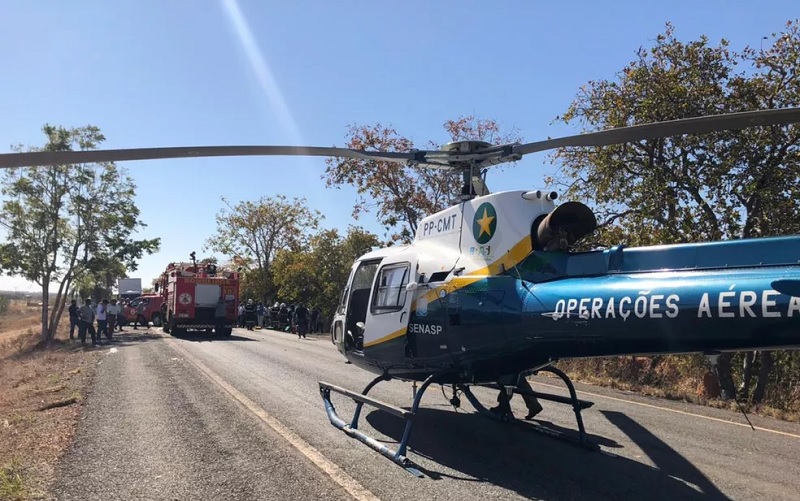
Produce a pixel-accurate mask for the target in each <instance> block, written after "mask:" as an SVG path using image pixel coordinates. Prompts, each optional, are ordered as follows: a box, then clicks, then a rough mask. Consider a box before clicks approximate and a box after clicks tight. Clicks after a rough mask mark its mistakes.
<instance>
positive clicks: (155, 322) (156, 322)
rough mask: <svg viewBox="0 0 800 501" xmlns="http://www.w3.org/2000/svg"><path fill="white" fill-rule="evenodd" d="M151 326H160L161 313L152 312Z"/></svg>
mask: <svg viewBox="0 0 800 501" xmlns="http://www.w3.org/2000/svg"><path fill="white" fill-rule="evenodd" d="M153 327H161V314H160V313H153Z"/></svg>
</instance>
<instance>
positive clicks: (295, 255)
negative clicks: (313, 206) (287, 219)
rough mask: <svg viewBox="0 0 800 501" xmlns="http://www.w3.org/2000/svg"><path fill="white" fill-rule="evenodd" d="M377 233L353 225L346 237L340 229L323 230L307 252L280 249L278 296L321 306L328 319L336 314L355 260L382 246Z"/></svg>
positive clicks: (276, 277)
mask: <svg viewBox="0 0 800 501" xmlns="http://www.w3.org/2000/svg"><path fill="white" fill-rule="evenodd" d="M379 243H380V242H379V239H378V237H377V236H376V235H374V234H372V233H370V232H368V231H365V230H364V229H363V228H360V227H357V226H351V227H349V228H348V231H347V235H346V236H344V237H342V236H341V235H340V234H339V231H338V230H336V229H331V230H321V231H320V232H318V233H317V234H316V235H314V236H313V237H312V238H311V241H310V246H309V248H308V249H307V250H306V251H304V252H290V251H282V252H279V253H278V255H277V256H276V258H275V269H276V270H280V272H279V273H276V274H275V282H276V286H277V292H278V298H279V299H280V300H281V301H284V302H298V301H301V302H304V303H306V304H310V305H312V306H315V307H317V308H319V309H320V310H321V311H322V315H323V317H324V318H329V317H330V316H331V315H333V312H334V311H335V309H336V306H337V304H338V302H339V298H340V297H341V294H342V291H343V290H344V288H345V286H346V284H347V278H348V277H349V276H350V269H351V267H352V265H353V262H354V261H355V260H356V258H358V257H359V256H361V255H363V254H366V253H367V252H369V251H370V250H371V249H372V248H373V247H375V246H377V245H379Z"/></svg>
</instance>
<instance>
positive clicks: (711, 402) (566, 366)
mask: <svg viewBox="0 0 800 501" xmlns="http://www.w3.org/2000/svg"><path fill="white" fill-rule="evenodd" d="M620 359H621V360H624V362H625V363H619V362H617V363H613V362H612V361H609V360H608V359H607V360H602V359H587V360H579V359H576V360H564V361H562V362H560V363H559V364H558V366H559V367H560V368H561V369H562V370H564V371H565V372H566V373H567V374H569V376H570V377H571V378H573V379H574V380H575V381H580V382H582V383H588V384H592V385H595V386H605V387H608V388H614V389H617V390H622V391H629V392H635V393H640V394H643V395H650V396H654V397H659V398H665V399H669V400H678V401H683V402H690V403H694V404H698V405H705V406H708V407H714V408H717V409H728V410H731V411H735V412H739V407H738V406H737V404H736V402H735V401H734V400H720V399H718V398H709V397H708V396H707V395H706V391H705V387H704V385H703V377H702V375H703V371H702V370H698V369H699V368H695V370H689V371H686V370H685V368H684V370H679V369H678V368H677V367H676V365H675V364H673V363H666V364H663V365H662V366H659V367H657V368H656V369H655V370H654V371H651V372H648V371H647V366H648V364H649V362H650V359H649V358H648V357H624V358H623V357H620ZM685 372H690V373H693V374H695V375H694V376H687V375H686V374H685ZM645 374H646V376H645ZM643 380H644V381H643ZM740 403H741V404H742V407H743V408H744V409H745V411H746V412H748V413H753V414H757V415H761V416H768V417H773V418H776V419H781V420H783V421H789V422H794V423H798V422H800V412H798V411H796V410H794V409H790V410H786V409H777V408H774V407H770V406H769V405H765V404H761V405H751V404H748V403H747V402H740Z"/></svg>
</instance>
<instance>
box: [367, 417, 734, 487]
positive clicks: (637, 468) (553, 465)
mask: <svg viewBox="0 0 800 501" xmlns="http://www.w3.org/2000/svg"><path fill="white" fill-rule="evenodd" d="M623 417H624V418H625V419H622V418H620V417H619V416H612V418H613V419H616V422H617V423H620V429H622V431H623V432H625V433H630V434H631V437H630V438H631V440H633V441H634V442H635V443H636V444H637V445H639V446H640V447H642V449H643V450H644V451H645V452H646V453H647V454H648V455H650V451H649V450H648V449H646V448H645V447H650V448H655V449H657V450H658V453H655V454H653V456H651V457H652V459H653V462H654V463H655V464H656V465H657V467H656V468H654V467H651V466H649V465H646V464H643V463H640V462H637V461H634V460H631V459H628V458H625V457H622V456H618V455H615V454H611V453H607V452H590V451H587V450H584V449H582V448H580V447H577V446H574V445H570V444H566V443H564V442H563V441H560V440H556V439H554V438H552V437H547V436H543V435H540V434H538V433H531V432H530V431H526V430H524V429H521V428H520V427H518V426H509V424H508V423H501V422H498V421H494V420H491V419H487V418H486V417H484V416H481V415H480V414H477V413H461V412H459V413H458V414H456V413H454V412H453V411H452V410H451V409H436V408H428V407H425V408H420V409H419V411H418V412H417V415H416V416H415V417H414V421H415V424H414V429H413V431H412V433H411V439H410V441H409V454H408V457H409V459H411V460H412V461H413V462H414V463H415V465H416V466H418V467H419V469H420V471H422V472H423V473H424V474H425V475H426V476H427V477H429V478H431V479H433V480H440V479H442V478H451V479H454V480H456V481H470V482H485V483H490V484H492V485H497V486H499V487H502V488H505V489H509V490H512V491H514V492H516V493H518V494H519V495H521V496H525V497H527V498H534V499H576V498H577V499H581V498H585V499H641V498H643V497H647V498H648V499H704V500H709V499H712V500H727V499H729V498H728V497H726V496H725V495H724V494H723V493H722V492H720V491H719V489H717V488H716V487H715V486H714V485H713V484H712V483H711V482H710V481H709V480H708V479H707V478H706V477H705V476H704V475H703V474H702V473H701V472H700V471H699V470H697V469H696V468H695V467H694V466H692V464H691V463H690V462H689V461H688V460H686V459H685V458H683V457H682V456H681V455H680V454H678V452H676V451H675V450H674V449H671V448H670V447H669V446H668V445H666V444H665V443H664V442H662V441H660V440H659V439H658V438H657V437H655V436H654V435H653V434H652V433H650V432H648V431H647V430H646V429H645V428H644V427H642V426H640V425H638V423H635V422H634V421H632V420H630V419H629V418H627V417H626V416H623ZM365 418H366V420H367V422H368V423H369V424H370V426H372V427H373V428H374V429H375V430H376V431H378V432H379V433H381V434H383V435H385V436H387V437H390V438H391V439H393V440H395V441H399V440H400V438H401V437H402V434H403V426H404V423H403V420H402V419H400V418H398V417H395V416H393V415H389V414H387V413H384V412H380V411H373V412H371V413H369V414H367V415H366V416H365ZM612 422H613V421H612ZM545 423H546V426H547V427H548V428H553V427H554V425H552V423H548V422H545ZM615 424H616V423H615ZM540 425H542V424H540ZM542 426H544V425H542ZM591 439H592V440H593V441H594V442H595V443H598V444H602V443H603V442H606V443H610V444H612V446H614V444H616V446H617V447H621V446H619V444H617V443H616V442H614V441H613V440H609V439H604V438H603V437H597V436H593V437H591ZM598 439H600V440H598ZM415 456H416V457H415ZM420 457H421V458H426V459H427V460H428V461H424V462H423V461H418V459H419V458H420ZM421 463H423V464H421ZM431 463H434V464H438V465H440V466H441V467H442V468H435V467H430V466H427V465H429V464H431ZM448 470H453V471H455V472H458V473H461V474H462V475H458V474H453V473H452V472H448ZM692 484H694V486H696V487H693V486H692Z"/></svg>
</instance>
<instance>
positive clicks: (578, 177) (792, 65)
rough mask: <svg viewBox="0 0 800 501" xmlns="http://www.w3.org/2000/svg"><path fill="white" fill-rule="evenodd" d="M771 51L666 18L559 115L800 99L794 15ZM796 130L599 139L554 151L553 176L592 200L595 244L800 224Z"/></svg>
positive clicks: (782, 103)
mask: <svg viewBox="0 0 800 501" xmlns="http://www.w3.org/2000/svg"><path fill="white" fill-rule="evenodd" d="M773 36H774V38H775V41H774V43H773V45H772V46H771V47H770V48H768V49H767V50H765V51H764V52H763V53H762V52H760V51H755V50H753V49H750V48H747V49H745V50H743V51H741V52H734V51H732V50H730V49H729V47H728V42H727V41H725V40H722V41H721V42H720V43H719V44H718V45H716V46H712V45H710V44H709V41H708V39H707V38H706V37H701V38H700V39H699V40H696V41H692V42H686V43H685V42H681V41H679V40H678V39H677V38H675V35H674V29H673V27H672V26H671V25H669V24H668V25H667V29H666V31H665V33H663V34H660V35H659V36H658V37H657V38H656V41H655V45H654V46H653V47H652V48H650V49H645V48H641V49H639V50H638V51H637V53H636V59H635V60H634V61H632V62H631V63H630V64H628V65H627V66H626V67H625V68H624V69H623V70H622V71H621V72H619V73H618V74H617V75H616V78H614V79H611V80H596V81H590V82H589V83H588V84H586V85H585V86H584V87H583V88H582V89H581V91H580V92H579V94H578V96H577V98H576V99H575V101H574V102H573V103H572V104H571V105H570V106H569V108H568V109H567V111H566V113H565V114H564V115H563V116H562V117H560V119H561V120H563V121H565V122H567V123H570V122H573V121H578V122H580V123H581V124H582V125H583V127H584V129H587V130H599V129H604V128H607V127H620V126H627V125H634V124H640V123H648V122H655V121H665V120H673V119H679V118H689V117H695V116H701V115H713V114H719V113H727V112H737V111H748V110H755V109H765V108H779V107H786V106H797V105H798V104H800V80H799V79H798V78H797V75H798V74H800V58H799V57H798V48H800V36H799V35H798V27H797V23H788V24H787V28H786V31H785V32H783V33H776V34H774V35H773ZM798 144H800V127H798V126H797V125H792V126H772V127H761V128H751V129H746V130H741V131H725V132H718V133H709V134H702V135H693V136H679V137H672V138H663V139H655V140H647V141H641V142H638V143H629V144H625V145H615V146H608V147H602V148H579V149H578V148H575V149H573V148H569V149H563V150H560V151H558V152H557V153H556V154H555V156H554V159H555V160H557V161H559V162H560V163H561V166H562V175H561V176H559V178H558V179H557V181H558V182H559V183H560V184H561V185H562V186H564V187H565V188H566V189H567V195H568V196H569V197H572V198H576V199H580V200H584V201H588V203H590V204H591V205H593V206H594V208H595V210H596V212H597V214H598V219H599V220H600V222H601V223H602V229H601V231H600V232H599V233H598V235H597V237H598V238H597V241H596V242H593V243H595V244H616V243H626V244H629V245H650V244H662V243H677V242H695V241H701V240H709V239H720V238H741V237H752V236H762V235H763V236H766V235H776V234H783V233H797V232H798V231H800V185H798V184H797V182H796V181H797V179H798V177H800V153H799V152H798Z"/></svg>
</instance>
